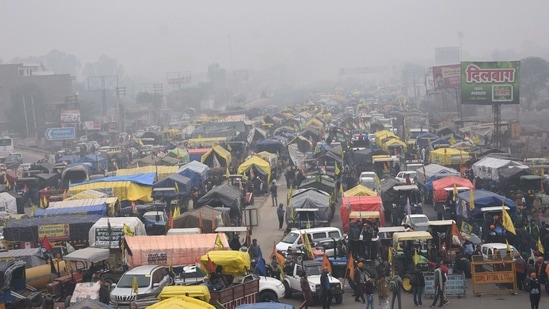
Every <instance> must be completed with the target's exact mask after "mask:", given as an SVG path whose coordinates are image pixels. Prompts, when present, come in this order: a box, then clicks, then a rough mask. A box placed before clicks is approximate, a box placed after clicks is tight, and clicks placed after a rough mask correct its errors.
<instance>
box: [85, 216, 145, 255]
mask: <svg viewBox="0 0 549 309" xmlns="http://www.w3.org/2000/svg"><path fill="white" fill-rule="evenodd" d="M124 224H125V225H126V226H128V227H129V228H130V230H131V232H132V233H133V235H135V236H138V235H147V232H146V231H145V225H144V224H143V222H141V220H139V218H137V217H114V218H101V219H99V220H97V222H95V224H94V225H92V227H91V228H90V231H89V242H90V247H95V248H108V249H110V248H120V241H121V240H122V238H123V237H124ZM109 226H110V227H109Z"/></svg>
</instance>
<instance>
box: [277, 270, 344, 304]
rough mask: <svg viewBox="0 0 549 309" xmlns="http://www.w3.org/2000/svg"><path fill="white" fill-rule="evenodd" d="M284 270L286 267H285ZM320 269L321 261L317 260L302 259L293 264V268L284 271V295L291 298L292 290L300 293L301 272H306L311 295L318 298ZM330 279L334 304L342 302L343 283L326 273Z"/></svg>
mask: <svg viewBox="0 0 549 309" xmlns="http://www.w3.org/2000/svg"><path fill="white" fill-rule="evenodd" d="M285 270H286V269H285ZM321 270H322V263H321V262H318V261H303V263H302V264H299V263H296V264H294V267H293V269H292V268H290V269H289V271H288V272H286V271H285V273H284V288H285V292H284V297H285V298H291V297H292V293H293V292H299V293H301V284H300V280H301V276H300V275H301V274H302V273H306V274H307V280H308V281H309V287H310V288H311V295H312V296H313V298H314V299H319V297H320V293H321V288H320V274H321ZM328 278H329V280H330V286H331V287H332V296H333V298H334V300H335V302H336V304H341V303H342V302H343V293H344V291H343V285H342V284H341V281H339V280H338V279H337V278H335V277H332V275H328Z"/></svg>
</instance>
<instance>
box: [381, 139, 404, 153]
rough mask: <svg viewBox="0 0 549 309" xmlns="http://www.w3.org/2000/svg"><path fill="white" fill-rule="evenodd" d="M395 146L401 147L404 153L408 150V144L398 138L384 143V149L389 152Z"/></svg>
mask: <svg viewBox="0 0 549 309" xmlns="http://www.w3.org/2000/svg"><path fill="white" fill-rule="evenodd" d="M395 146H397V147H398V146H400V147H401V148H402V150H403V151H406V148H407V146H406V143H404V142H403V141H401V140H400V139H398V137H396V138H390V139H388V140H385V141H383V148H385V149H384V150H385V151H389V149H390V148H392V147H395Z"/></svg>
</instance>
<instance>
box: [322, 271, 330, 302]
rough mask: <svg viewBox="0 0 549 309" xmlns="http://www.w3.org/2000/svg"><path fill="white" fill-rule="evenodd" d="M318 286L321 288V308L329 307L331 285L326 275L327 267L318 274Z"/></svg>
mask: <svg viewBox="0 0 549 309" xmlns="http://www.w3.org/2000/svg"><path fill="white" fill-rule="evenodd" d="M320 288H321V289H322V296H321V297H322V309H330V304H331V303H332V287H331V286H330V278H329V277H328V269H327V268H323V269H322V274H321V275H320Z"/></svg>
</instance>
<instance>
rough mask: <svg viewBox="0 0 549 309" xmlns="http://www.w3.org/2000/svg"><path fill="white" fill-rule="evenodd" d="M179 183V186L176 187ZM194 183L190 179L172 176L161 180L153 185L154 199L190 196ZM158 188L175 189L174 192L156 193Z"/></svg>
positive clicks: (176, 175)
mask: <svg viewBox="0 0 549 309" xmlns="http://www.w3.org/2000/svg"><path fill="white" fill-rule="evenodd" d="M176 183H177V186H176ZM192 185H193V184H192V181H191V179H190V178H188V177H185V176H182V175H179V174H177V173H175V174H171V175H170V176H168V177H166V178H162V179H160V180H159V181H158V182H157V183H155V184H154V185H153V192H152V197H153V198H155V199H157V198H162V197H163V198H177V197H179V196H185V195H189V194H190V193H191V188H192ZM156 188H174V189H175V190H174V191H155V190H154V189H156Z"/></svg>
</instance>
